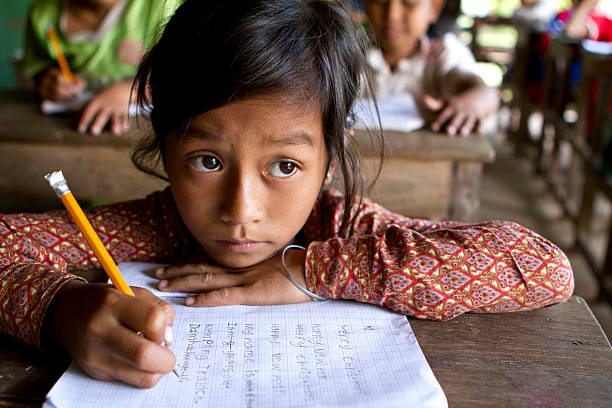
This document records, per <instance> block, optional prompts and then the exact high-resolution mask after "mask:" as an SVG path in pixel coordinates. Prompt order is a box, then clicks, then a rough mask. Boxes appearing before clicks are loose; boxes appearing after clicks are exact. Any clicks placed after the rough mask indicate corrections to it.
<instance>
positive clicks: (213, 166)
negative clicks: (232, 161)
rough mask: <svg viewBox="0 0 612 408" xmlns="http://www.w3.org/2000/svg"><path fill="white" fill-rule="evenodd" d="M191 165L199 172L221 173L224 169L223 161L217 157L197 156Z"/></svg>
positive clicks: (191, 160) (192, 159)
mask: <svg viewBox="0 0 612 408" xmlns="http://www.w3.org/2000/svg"><path fill="white" fill-rule="evenodd" d="M189 163H191V165H192V166H193V167H195V168H196V170H199V171H207V172H208V171H219V170H221V169H222V168H223V166H222V165H221V160H219V159H218V158H217V157H215V156H196V157H193V158H191V159H189Z"/></svg>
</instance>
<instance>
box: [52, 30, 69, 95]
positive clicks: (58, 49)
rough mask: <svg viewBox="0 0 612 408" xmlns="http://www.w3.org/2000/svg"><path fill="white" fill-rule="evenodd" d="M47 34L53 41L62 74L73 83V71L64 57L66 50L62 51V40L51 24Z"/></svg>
mask: <svg viewBox="0 0 612 408" xmlns="http://www.w3.org/2000/svg"><path fill="white" fill-rule="evenodd" d="M47 36H48V37H49V41H50V42H51V47H53V52H55V58H57V63H58V64H59V66H60V70H61V71H62V75H64V78H66V81H68V83H69V84H71V83H73V82H74V77H73V76H72V72H70V67H69V66H68V62H66V57H64V52H63V51H62V47H61V46H60V42H59V40H58V38H57V34H55V30H54V29H53V27H51V26H49V28H47Z"/></svg>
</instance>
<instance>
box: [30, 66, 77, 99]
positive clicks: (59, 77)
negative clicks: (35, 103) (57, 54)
mask: <svg viewBox="0 0 612 408" xmlns="http://www.w3.org/2000/svg"><path fill="white" fill-rule="evenodd" d="M86 86H87V82H85V80H84V79H83V78H81V77H79V76H76V75H75V76H74V82H73V83H71V84H69V83H68V81H67V80H66V77H65V76H64V75H63V74H62V71H60V69H59V68H56V67H51V68H47V69H45V70H44V71H43V72H41V73H40V74H38V75H37V76H36V90H37V91H38V94H39V95H40V97H41V98H43V99H51V100H54V101H65V100H67V99H71V98H74V97H75V96H76V95H78V94H79V93H81V92H82V91H83V89H85V87H86Z"/></svg>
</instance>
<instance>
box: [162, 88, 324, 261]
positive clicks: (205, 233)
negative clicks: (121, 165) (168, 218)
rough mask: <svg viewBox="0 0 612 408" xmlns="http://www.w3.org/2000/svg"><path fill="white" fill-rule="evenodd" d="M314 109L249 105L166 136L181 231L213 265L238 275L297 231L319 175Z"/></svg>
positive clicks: (273, 102)
mask: <svg viewBox="0 0 612 408" xmlns="http://www.w3.org/2000/svg"><path fill="white" fill-rule="evenodd" d="M317 108H318V106H317V105H316V104H314V103H313V104H310V105H305V104H304V103H303V101H302V104H301V105H300V104H298V103H297V101H296V100H295V99H290V98H286V97H253V98H249V99H244V100H239V101H236V102H233V103H230V104H228V105H225V106H222V107H220V108H217V109H213V110H211V111H208V112H204V113H202V114H200V115H198V116H196V117H195V118H193V119H192V120H191V123H190V124H189V127H188V129H187V131H186V132H185V134H184V135H182V132H176V133H175V134H171V135H169V137H168V138H167V143H166V149H165V154H166V170H167V173H168V179H169V181H170V186H171V189H172V194H173V195H174V199H175V201H176V205H177V207H178V210H179V212H180V214H181V217H182V219H183V221H184V222H185V224H186V226H187V228H188V229H189V231H190V232H191V233H192V234H193V236H194V237H195V238H196V240H197V241H198V242H199V243H200V245H201V246H202V247H203V248H204V250H205V251H206V253H207V254H208V255H209V256H210V257H211V258H212V260H213V261H215V262H216V263H218V264H219V265H222V266H225V267H229V268H244V267H248V266H251V265H254V264H257V263H259V262H261V261H263V260H266V259H268V258H270V257H272V256H273V255H275V254H276V253H277V252H278V251H279V250H281V249H282V248H283V247H285V246H286V245H288V244H289V243H290V242H291V241H292V240H293V238H294V237H295V235H296V234H297V233H298V232H299V231H300V229H301V228H302V227H303V226H304V223H305V222H306V220H307V218H308V216H309V215H310V212H311V210H312V207H313V205H314V203H315V201H316V199H317V196H318V194H319V191H320V189H321V186H322V184H323V180H324V179H325V175H326V169H327V162H328V156H327V148H326V146H325V140H324V137H323V128H322V120H321V115H320V113H319V110H318V109H317Z"/></svg>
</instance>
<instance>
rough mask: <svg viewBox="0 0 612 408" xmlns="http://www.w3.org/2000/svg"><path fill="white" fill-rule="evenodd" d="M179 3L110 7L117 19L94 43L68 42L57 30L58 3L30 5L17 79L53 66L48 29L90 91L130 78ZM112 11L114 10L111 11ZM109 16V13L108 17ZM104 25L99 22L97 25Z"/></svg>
mask: <svg viewBox="0 0 612 408" xmlns="http://www.w3.org/2000/svg"><path fill="white" fill-rule="evenodd" d="M180 2H181V0H125V3H122V2H121V1H120V2H119V3H118V4H117V5H116V6H115V7H119V11H120V14H118V15H117V16H116V18H114V19H112V20H111V21H110V22H111V24H108V25H107V26H106V28H105V29H104V30H101V31H100V32H98V34H102V35H98V36H97V38H95V39H94V38H89V37H88V38H87V39H77V38H67V37H66V35H65V34H64V33H63V32H62V30H61V24H60V16H61V12H62V4H63V0H35V1H34V3H33V4H32V7H31V8H30V12H29V16H28V27H27V32H26V43H25V59H24V61H23V68H22V75H23V76H24V77H26V78H29V77H33V76H34V75H36V74H37V73H39V72H41V71H43V70H44V69H46V68H49V67H51V66H57V65H58V64H57V61H56V58H55V53H54V52H53V48H52V47H51V44H50V42H49V38H48V36H47V28H48V27H49V25H51V26H52V27H53V28H54V29H55V32H56V33H57V36H58V39H59V41H60V44H61V47H62V50H63V52H64V54H65V56H66V60H67V61H68V65H70V69H71V70H72V72H73V73H75V74H78V75H81V76H83V77H85V78H86V79H87V81H88V83H89V88H94V89H95V88H100V87H103V86H106V85H108V84H110V83H112V82H117V81H121V80H124V79H128V78H132V77H133V76H134V75H135V74H136V71H137V69H138V63H139V62H140V60H141V58H142V56H143V54H144V52H145V51H146V50H148V49H149V48H150V47H151V46H152V45H153V44H154V43H155V40H156V39H158V38H159V35H160V34H161V32H162V31H161V30H162V28H163V25H164V24H165V23H166V22H167V20H168V19H169V17H170V16H172V14H173V13H174V11H175V9H176V8H177V7H178V6H179V5H180ZM115 11H117V10H115ZM109 14H110V12H109ZM102 24H104V22H103V23H101V25H102Z"/></svg>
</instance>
